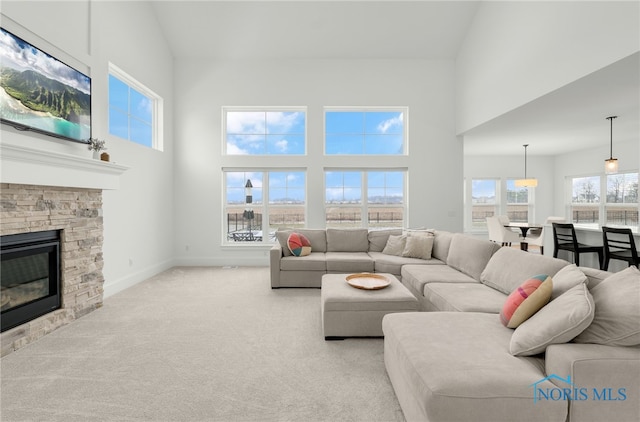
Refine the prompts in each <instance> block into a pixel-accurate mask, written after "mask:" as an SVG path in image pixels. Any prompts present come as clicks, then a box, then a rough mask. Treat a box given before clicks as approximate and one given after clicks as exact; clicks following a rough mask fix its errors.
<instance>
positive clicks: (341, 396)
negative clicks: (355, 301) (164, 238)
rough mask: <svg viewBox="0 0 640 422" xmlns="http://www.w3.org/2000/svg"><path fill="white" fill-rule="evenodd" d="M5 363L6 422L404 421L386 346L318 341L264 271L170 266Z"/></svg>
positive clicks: (289, 296) (293, 298)
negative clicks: (386, 360)
mask: <svg viewBox="0 0 640 422" xmlns="http://www.w3.org/2000/svg"><path fill="white" fill-rule="evenodd" d="M1 365H2V366H1V371H2V372H1V373H0V376H1V378H2V383H1V387H2V391H1V400H2V402H1V403H0V406H1V407H0V410H1V414H0V419H1V420H2V421H26V420H30V421H362V422H369V421H404V418H403V416H402V411H401V410H400V407H399V405H398V402H397V399H396V397H395V394H394V392H393V389H392V387H391V384H390V382H389V379H388V377H387V374H386V371H385V368H384V362H383V340H382V339H347V340H345V341H330V342H327V341H325V340H324V337H323V335H322V327H321V320H320V290H319V289H278V290H272V289H271V288H270V284H269V269H268V268H235V269H233V268H232V269H224V268H219V267H215V268H214V267H195V268H193V267H188V268H185V267H180V268H173V269H171V270H168V271H166V272H164V273H162V274H159V275H157V276H155V277H153V278H151V279H149V280H147V281H145V282H143V283H140V284H138V285H136V286H134V287H132V288H130V289H127V290H125V291H123V292H121V293H119V294H117V295H114V296H113V297H110V298H108V299H107V300H106V301H105V303H104V306H103V307H102V308H100V309H99V310H97V311H95V312H93V313H91V314H89V315H87V316H85V317H83V318H80V319H79V320H77V321H75V322H74V323H72V324H71V325H68V326H66V327H64V328H61V329H59V330H57V331H55V332H53V333H51V334H49V335H47V336H45V337H44V338H42V339H40V340H39V341H37V342H35V343H33V344H30V345H28V346H26V347H24V348H22V349H20V350H18V351H16V352H14V353H12V354H10V355H8V356H6V357H4V358H2V361H1Z"/></svg>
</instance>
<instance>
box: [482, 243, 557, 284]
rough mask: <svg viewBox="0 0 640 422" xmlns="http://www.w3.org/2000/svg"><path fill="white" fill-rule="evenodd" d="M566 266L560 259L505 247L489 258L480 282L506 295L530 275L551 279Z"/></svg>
mask: <svg viewBox="0 0 640 422" xmlns="http://www.w3.org/2000/svg"><path fill="white" fill-rule="evenodd" d="M566 265H569V263H568V262H567V261H564V260H562V259H557V258H551V257H548V256H544V255H537V254H532V253H529V252H524V251H521V250H520V249H514V248H506V247H505V248H500V250H499V251H498V252H496V253H495V254H494V255H493V256H492V257H491V259H490V260H489V262H488V263H487V266H486V268H485V269H484V271H482V275H481V276H480V282H481V283H483V284H486V285H487V286H489V287H492V288H494V289H496V290H498V291H500V292H502V293H504V294H506V295H508V294H511V292H512V291H514V290H515V289H516V288H518V286H519V285H520V283H522V282H523V281H525V280H527V279H529V278H530V277H531V276H532V275H534V274H547V275H549V276H550V277H551V278H553V276H554V275H556V273H557V272H558V271H560V269H562V268H563V267H565V266H566Z"/></svg>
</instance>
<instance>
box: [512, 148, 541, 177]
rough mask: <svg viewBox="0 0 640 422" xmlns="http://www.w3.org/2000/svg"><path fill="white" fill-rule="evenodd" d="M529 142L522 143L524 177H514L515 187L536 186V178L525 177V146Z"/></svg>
mask: <svg viewBox="0 0 640 422" xmlns="http://www.w3.org/2000/svg"><path fill="white" fill-rule="evenodd" d="M528 146H529V144H524V145H523V147H524V179H516V187H518V188H535V187H536V186H538V179H535V178H531V179H528V178H527V147H528Z"/></svg>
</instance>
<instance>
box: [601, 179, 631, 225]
mask: <svg viewBox="0 0 640 422" xmlns="http://www.w3.org/2000/svg"><path fill="white" fill-rule="evenodd" d="M605 225H622V226H638V173H619V174H609V175H607V196H606V202H605Z"/></svg>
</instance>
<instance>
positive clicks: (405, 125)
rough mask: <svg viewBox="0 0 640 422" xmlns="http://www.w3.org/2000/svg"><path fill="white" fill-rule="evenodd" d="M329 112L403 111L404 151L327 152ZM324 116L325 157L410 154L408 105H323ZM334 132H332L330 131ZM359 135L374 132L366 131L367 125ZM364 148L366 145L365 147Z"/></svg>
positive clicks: (364, 135)
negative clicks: (393, 152)
mask: <svg viewBox="0 0 640 422" xmlns="http://www.w3.org/2000/svg"><path fill="white" fill-rule="evenodd" d="M329 112H347V113H349V112H352V113H374V112H389V113H402V122H403V124H402V153H400V154H367V153H365V152H364V151H363V152H361V153H358V154H329V153H327V113H329ZM322 117H323V123H322V133H323V142H322V148H323V153H324V156H325V157H339V156H347V157H353V156H360V157H362V156H364V157H367V156H378V157H380V156H386V157H401V156H407V155H409V107H407V106H400V107H397V106H395V107H394V106H375V107H372V106H369V107H362V106H360V107H358V106H325V107H323V112H322ZM330 134H332V133H330ZM343 135H349V133H343ZM350 135H354V136H355V135H356V133H353V134H350ZM357 135H358V136H360V135H361V136H362V137H363V138H366V136H367V135H374V134H368V133H367V132H366V126H365V127H363V132H362V133H357ZM379 136H385V135H379ZM363 149H364V147H363Z"/></svg>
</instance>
